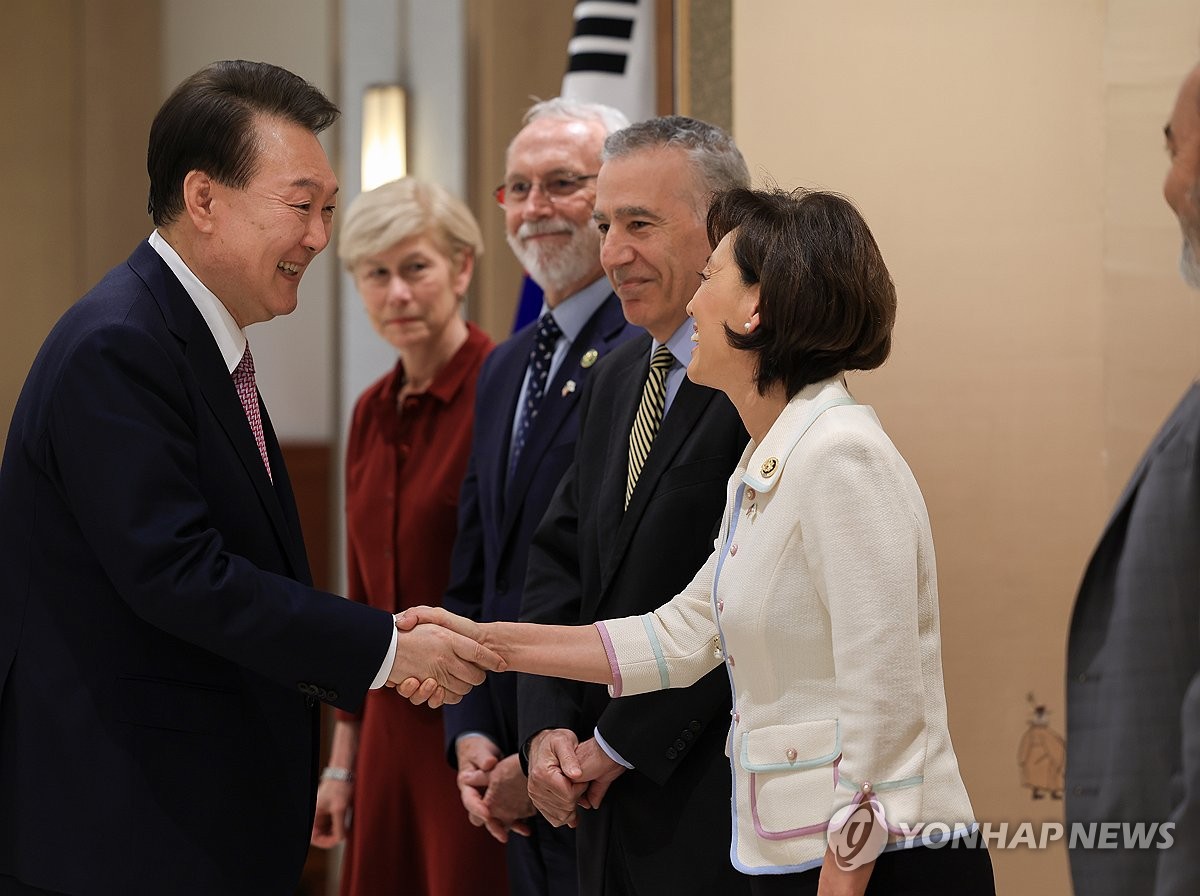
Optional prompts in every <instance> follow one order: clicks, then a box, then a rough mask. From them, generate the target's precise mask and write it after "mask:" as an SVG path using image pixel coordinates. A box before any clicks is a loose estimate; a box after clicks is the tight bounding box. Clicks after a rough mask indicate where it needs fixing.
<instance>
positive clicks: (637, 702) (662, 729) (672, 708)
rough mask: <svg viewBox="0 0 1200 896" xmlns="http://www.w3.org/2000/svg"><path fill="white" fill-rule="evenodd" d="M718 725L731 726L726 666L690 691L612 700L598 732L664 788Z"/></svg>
mask: <svg viewBox="0 0 1200 896" xmlns="http://www.w3.org/2000/svg"><path fill="white" fill-rule="evenodd" d="M714 724H715V725H720V726H723V727H728V725H729V676H728V675H727V674H726V672H725V667H724V666H721V667H719V668H717V669H713V670H712V671H711V672H709V673H708V674H707V675H705V676H704V677H703V678H701V679H700V680H699V681H697V682H696V683H695V684H693V685H691V686H690V687H686V688H675V689H672V690H669V691H655V692H653V693H650V694H638V695H636V696H632V697H622V698H620V699H619V700H613V701H612V702H611V703H609V705H608V707H607V708H606V709H605V710H604V713H603V715H601V716H600V721H599V722H598V723H597V725H596V727H597V728H599V729H600V734H601V735H602V736H603V737H604V740H605V742H606V743H608V745H609V746H610V747H612V748H613V749H614V750H616V751H617V752H618V753H620V754H621V758H622V759H624V760H625V761H626V762H628V763H629V764H630V765H632V766H633V767H634V768H635V769H637V770H638V771H639V772H641V773H642V774H643V775H645V776H646V777H648V778H650V779H651V780H652V781H654V782H655V783H656V784H660V785H661V784H663V783H665V782H666V780H667V779H668V778H669V777H670V776H671V775H672V774H673V773H674V771H675V770H676V769H677V768H679V763H680V761H681V760H683V759H684V758H685V757H686V756H687V754H688V751H689V750H690V749H691V747H692V745H693V744H694V743H695V742H696V740H697V739H698V738H699V736H700V734H701V733H702V732H704V731H705V730H706V729H707V728H708V727H709V726H710V725H714Z"/></svg>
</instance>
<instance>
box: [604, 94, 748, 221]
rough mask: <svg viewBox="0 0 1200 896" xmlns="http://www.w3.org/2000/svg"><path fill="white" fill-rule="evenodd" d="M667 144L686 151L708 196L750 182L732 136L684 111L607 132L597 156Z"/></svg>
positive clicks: (643, 150) (626, 152) (665, 145)
mask: <svg viewBox="0 0 1200 896" xmlns="http://www.w3.org/2000/svg"><path fill="white" fill-rule="evenodd" d="M667 147H678V148H680V149H682V150H683V151H684V152H686V153H687V154H688V158H690V159H691V161H692V164H693V165H694V166H695V167H696V173H697V175H698V176H699V177H700V180H701V183H702V185H703V187H704V188H705V189H704V191H705V193H707V194H709V197H711V194H713V193H721V192H723V191H725V190H730V189H733V188H734V187H749V186H750V169H749V168H747V167H746V160H745V159H744V158H742V152H741V150H739V149H738V148H737V144H735V143H734V142H733V137H731V136H730V135H729V133H728V132H727V131H726V130H724V129H723V128H719V127H717V126H716V125H715V124H709V123H708V122H705V121H698V120H697V119H695V118H688V117H686V116H684V115H664V116H661V117H659V118H649V119H647V120H646V121H639V122H638V123H637V124H632V125H630V126H629V127H627V128H624V129H623V130H620V131H617V132H616V133H613V134H609V136H608V139H607V140H605V141H604V152H603V154H602V155H601V159H603V160H604V161H605V162H607V161H608V160H609V159H616V158H620V157H621V156H628V155H632V154H634V153H637V152H645V151H646V150H651V149H662V148H667ZM707 198H708V197H706V202H705V206H706V207H707V204H708V203H707Z"/></svg>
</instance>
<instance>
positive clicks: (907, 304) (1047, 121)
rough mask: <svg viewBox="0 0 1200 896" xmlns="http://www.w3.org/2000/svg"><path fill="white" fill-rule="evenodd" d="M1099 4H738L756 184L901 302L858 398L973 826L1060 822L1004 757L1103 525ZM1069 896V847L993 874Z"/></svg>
mask: <svg viewBox="0 0 1200 896" xmlns="http://www.w3.org/2000/svg"><path fill="white" fill-rule="evenodd" d="M1105 28H1106V20H1105V4H1103V3H1099V2H1084V0H1079V2H1056V3H1044V2H1035V0H1019V2H1012V0H1008V2H1000V0H987V2H984V0H980V2H974V3H970V4H959V3H950V2H939V0H924V2H919V0H912V2H894V0H874V2H860V3H856V4H853V5H850V4H842V3H836V2H832V0H803V2H799V0H789V2H782V0H781V2H767V0H741V2H735V3H734V17H733V36H734V78H733V84H734V133H735V136H736V137H737V139H738V141H739V143H740V144H741V146H742V148H743V150H744V151H745V152H746V155H747V157H748V159H749V160H750V162H751V168H752V170H753V171H754V172H755V173H756V179H757V180H759V181H762V182H765V181H770V180H775V181H777V182H778V183H779V184H780V185H781V186H786V187H792V186H795V185H817V186H822V187H827V188H832V189H836V190H839V191H841V192H844V193H846V194H848V195H849V196H851V197H852V198H853V199H854V200H855V201H856V202H857V203H858V205H859V207H860V208H861V209H862V211H863V213H864V214H865V216H866V217H867V219H868V221H869V222H870V223H871V225H872V228H873V230H874V232H875V235H876V237H877V239H878V240H879V243H880V246H881V248H882V250H883V253H884V256H885V258H886V259H887V260H888V263H889V266H890V268H891V271H892V274H893V277H894V279H895V281H896V285H897V290H898V293H899V301H900V310H899V320H898V323H897V328H896V335H895V339H896V342H895V351H894V354H893V356H892V358H891V360H890V361H889V362H888V364H887V365H886V366H885V367H884V368H883V369H882V370H880V371H877V372H874V373H871V374H859V375H856V376H855V377H854V378H853V387H854V388H855V390H856V392H857V394H858V395H859V397H860V398H861V399H862V400H864V401H868V402H870V403H872V404H874V405H875V406H876V408H877V410H878V411H879V414H880V416H881V418H882V419H883V421H884V424H885V426H887V428H888V430H889V432H890V433H891V434H892V437H893V439H894V440H895V441H896V443H897V445H898V446H899V447H900V449H901V451H902V452H903V453H904V454H905V456H906V457H907V459H908V461H909V463H910V464H911V466H912V467H913V470H914V472H915V473H916V475H917V478H918V480H919V481H920V483H921V485H922V488H923V490H924V492H925V496H926V500H927V502H928V504H929V509H930V514H931V517H932V519H933V526H934V535H935V538H936V541H937V546H938V559H939V578H940V590H941V597H942V622H943V632H944V650H945V653H944V659H945V669H946V677H947V692H948V697H949V701H950V710H951V725H952V732H953V734H954V740H955V744H956V747H957V749H958V752H959V757H960V760H961V763H962V767H963V773H964V776H965V778H966V781H967V785H968V788H969V790H970V792H971V795H972V799H973V802H974V805H975V808H976V812H977V815H978V817H979V818H980V819H981V820H989V821H993V822H1002V821H1012V822H1016V821H1024V820H1028V821H1035V822H1036V821H1053V820H1059V819H1061V813H1062V804H1061V803H1060V802H1057V801H1051V800H1043V801H1039V802H1033V801H1032V800H1031V799H1030V793H1029V791H1027V790H1025V789H1023V788H1022V787H1021V784H1020V779H1019V777H1018V771H1017V764H1016V753H1017V747H1018V743H1019V741H1020V738H1021V735H1022V734H1023V733H1024V731H1025V729H1026V726H1027V720H1028V718H1029V715H1030V712H1029V705H1028V704H1027V702H1026V694H1027V693H1028V692H1029V691H1033V692H1034V693H1035V694H1036V696H1037V699H1038V700H1039V701H1040V702H1043V703H1045V704H1047V706H1048V707H1049V710H1050V716H1049V718H1050V722H1051V727H1053V728H1055V729H1056V730H1059V731H1062V730H1063V728H1064V708H1063V682H1062V679H1063V644H1064V642H1065V638H1066V630H1067V624H1068V618H1069V611H1070V606H1071V601H1072V598H1073V593H1074V589H1075V587H1076V584H1077V582H1078V578H1079V575H1080V572H1081V570H1082V568H1083V564H1084V563H1085V562H1086V559H1087V555H1088V553H1089V551H1090V549H1091V546H1092V543H1093V541H1094V539H1095V537H1096V535H1097V533H1098V530H1099V526H1100V525H1101V524H1102V521H1103V517H1104V515H1105V513H1106V512H1107V507H1108V504H1109V501H1110V498H1111V495H1110V494H1109V492H1108V489H1107V480H1106V467H1105V450H1104V448H1105V439H1104V398H1105V393H1104V383H1105V375H1104V373H1105V359H1104V346H1105V344H1106V343H1105V340H1106V328H1105V316H1104V311H1105V302H1104V276H1105V275H1104V266H1103V260H1104V247H1105V231H1104V223H1105V219H1104V216H1103V211H1104V198H1105V190H1104V177H1105V165H1104V151H1103V149H1104V145H1105V91H1104V89H1103V73H1104V63H1105V55H1104V41H1105ZM994 861H995V864H996V867H997V876H998V882H999V884H1000V886H1001V890H1002V891H1006V892H1039V893H1058V892H1065V891H1067V889H1068V882H1067V871H1066V862H1065V851H1064V850H1062V849H1061V848H1059V849H1050V850H1041V851H1039V850H1027V849H1018V850H1004V851H1000V852H997V853H996V854H995V855H994Z"/></svg>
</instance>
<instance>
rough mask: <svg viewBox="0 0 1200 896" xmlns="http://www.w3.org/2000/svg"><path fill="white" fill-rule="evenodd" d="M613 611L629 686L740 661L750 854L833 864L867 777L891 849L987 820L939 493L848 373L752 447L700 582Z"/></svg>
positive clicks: (606, 630) (785, 868) (793, 865)
mask: <svg viewBox="0 0 1200 896" xmlns="http://www.w3.org/2000/svg"><path fill="white" fill-rule="evenodd" d="M598 627H599V628H600V633H601V638H602V640H603V641H604V643H605V648H606V650H607V651H608V653H609V660H610V662H611V663H612V664H613V673H614V681H615V684H614V685H613V687H612V693H613V695H614V696H620V695H622V694H637V693H642V692H645V691H651V690H656V689H660V688H669V687H686V686H688V685H689V684H691V683H692V682H694V681H696V680H697V679H699V678H700V677H701V676H702V675H704V674H705V673H706V672H708V671H709V670H710V669H712V668H713V667H714V666H716V665H718V664H719V663H721V662H724V663H725V666H726V669H727V671H728V673H729V680H730V685H731V687H732V689H733V706H734V709H733V713H732V715H733V718H732V724H731V726H730V729H729V740H728V743H727V752H728V755H729V758H730V768H731V769H732V772H733V800H732V804H731V805H732V812H733V842H732V847H731V850H730V855H731V858H732V861H733V864H734V865H735V867H737V868H738V869H740V870H742V871H744V872H747V873H750V874H764V873H765V874H770V873H776V874H778V873H785V872H794V871H802V870H806V869H808V868H814V867H817V866H819V865H820V864H821V861H822V857H823V855H824V853H825V848H826V829H825V825H826V824H827V822H828V821H829V820H830V818H831V817H832V816H833V814H834V813H835V812H836V811H837V810H838V809H839V808H841V807H843V806H846V805H848V804H849V803H850V802H851V800H852V799H853V798H854V797H855V794H856V792H857V791H860V790H861V788H862V785H863V784H866V783H870V785H871V789H872V790H873V792H874V793H875V799H877V800H878V803H879V804H882V806H883V809H884V811H885V814H886V819H887V823H888V826H889V829H890V830H891V831H892V836H891V838H890V839H891V843H890V845H889V847H888V848H889V849H892V848H900V847H902V846H905V845H912V844H914V843H917V842H921V839H922V836H925V837H930V836H931V835H930V833H929V832H930V831H933V832H934V834H933V835H932V839H927V840H926V841H925V842H927V843H930V842H940V840H941V839H943V838H944V837H945V836H947V835H946V830H947V829H949V831H950V832H951V833H950V834H949V836H951V837H952V836H956V835H957V834H961V833H963V832H964V831H966V830H968V829H969V827H970V826H971V825H973V823H974V817H973V813H972V810H971V804H970V801H969V799H968V798H967V793H966V789H965V788H964V787H963V783H962V779H961V777H960V775H959V769H958V760H957V758H956V757H955V755H954V749H953V747H952V745H951V743H950V732H949V730H948V727H947V720H946V698H945V690H944V686H943V681H942V661H941V636H940V632H939V623H938V598H937V579H936V573H935V567H934V555H933V536H932V533H931V531H930V526H929V517H928V514H927V512H926V509H925V502H924V499H923V498H922V497H921V491H920V489H919V488H918V487H917V483H916V480H915V479H914V478H913V475H912V472H911V471H910V470H909V468H908V465H907V464H906V463H905V462H904V459H903V458H902V457H901V456H900V453H899V452H898V451H897V450H896V448H895V446H894V445H893V444H892V442H891V440H890V439H889V438H888V437H887V435H886V434H885V433H884V431H883V428H882V427H881V426H880V423H879V420H878V418H877V417H876V416H875V413H874V411H872V410H871V409H870V408H869V407H866V406H864V405H858V404H856V403H854V400H853V399H852V398H851V397H850V395H849V393H848V392H847V390H846V386H845V383H844V381H843V379H842V378H841V377H836V378H833V379H830V380H826V381H824V382H821V383H816V384H814V385H812V386H809V387H807V388H805V389H804V390H803V391H801V392H800V393H799V394H798V395H797V396H796V397H795V398H794V399H793V400H792V401H791V402H790V403H789V404H788V406H787V407H786V409H785V410H784V411H783V413H782V414H781V415H780V417H779V419H778V420H777V421H776V422H775V424H774V425H773V426H772V427H771V429H770V431H769V432H768V433H767V435H766V436H765V438H764V439H763V440H762V443H761V444H756V443H755V442H754V441H751V442H750V444H749V445H748V446H747V448H746V451H745V453H744V454H743V455H742V459H741V461H740V462H739V465H738V467H737V469H736V471H735V472H734V474H733V476H732V477H731V479H730V482H729V493H728V502H727V504H726V509H725V516H724V519H723V522H722V524H721V529H720V535H719V536H718V538H717V541H716V544H715V550H714V552H713V554H712V556H710V557H709V559H708V561H707V563H705V565H704V567H703V568H702V569H701V570H700V571H699V572H698V573H697V574H696V577H695V578H694V579H693V580H692V582H691V584H690V585H688V587H687V588H686V589H685V590H684V591H683V592H682V593H680V594H679V595H677V596H676V597H675V598H674V599H673V600H672V601H671V602H670V603H668V604H666V605H665V606H663V607H660V608H659V609H658V610H656V611H655V612H653V613H648V614H646V615H644V616H636V617H627V618H625V619H617V620H611V621H608V622H603V623H598ZM933 822H937V823H938V824H937V825H935V826H933V827H929V825H930V823H933ZM920 824H923V825H925V827H924V828H917V826H918V825H920ZM914 829H917V830H918V831H924V834H923V835H922V834H920V833H918V834H916V835H914V834H913V830H914Z"/></svg>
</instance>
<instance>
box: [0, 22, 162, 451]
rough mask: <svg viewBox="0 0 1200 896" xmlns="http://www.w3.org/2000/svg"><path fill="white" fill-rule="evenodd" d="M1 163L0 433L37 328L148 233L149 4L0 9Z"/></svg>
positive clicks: (152, 88)
mask: <svg viewBox="0 0 1200 896" xmlns="http://www.w3.org/2000/svg"><path fill="white" fill-rule="evenodd" d="M5 13H6V15H5V27H4V29H3V36H2V37H0V107H2V108H3V109H4V110H5V121H6V126H5V127H4V128H3V129H2V130H3V135H2V137H0V164H2V165H3V168H4V170H6V171H8V172H10V175H11V176H10V178H9V187H10V189H11V191H12V199H13V201H12V204H11V209H12V213H11V214H9V215H7V216H5V217H4V219H3V222H2V223H0V264H2V265H3V268H4V271H5V286H4V290H3V292H2V293H0V312H2V313H3V318H4V322H5V325H4V327H3V328H2V329H0V333H2V335H0V437H3V436H4V435H6V434H7V431H8V423H9V419H10V418H11V416H12V409H13V406H14V404H15V403H16V399H17V395H18V393H19V392H20V388H21V385H22V383H23V382H24V380H25V375H26V373H27V372H28V370H29V365H30V363H31V362H32V361H33V356H34V354H35V353H36V352H37V349H38V346H39V345H41V343H42V340H43V339H44V338H45V336H46V333H47V332H49V330H50V327H51V326H52V325H53V324H54V322H55V321H56V320H57V319H58V317H59V316H60V315H61V314H62V312H63V311H65V310H66V308H67V307H68V306H69V305H70V304H71V303H72V302H74V301H75V299H77V298H79V296H80V295H81V294H82V293H83V291H84V290H86V289H87V288H88V287H89V286H90V285H91V284H92V282H93V281H94V280H95V279H97V278H98V277H99V276H100V275H101V274H103V273H104V271H106V270H107V269H108V268H110V267H112V266H113V265H114V264H116V263H117V262H119V261H120V260H121V259H122V258H124V257H125V255H126V254H128V252H129V249H130V248H131V247H132V246H133V244H134V243H135V242H136V241H137V240H138V239H139V238H141V237H142V236H144V235H145V234H146V232H148V225H147V221H148V218H147V217H146V215H145V196H146V176H145V152H146V150H145V124H144V123H139V122H142V121H145V120H147V119H146V118H145V115H146V109H147V108H148V109H149V110H150V112H151V113H152V112H153V109H154V108H155V106H156V105H157V99H156V98H155V94H156V91H157V66H158V58H159V57H158V45H157V36H156V32H157V22H158V18H157V14H158V5H157V3H149V2H144V0H143V2H137V0H89V2H86V3H85V2H83V0H45V2H38V3H18V4H10V5H9V6H7V7H6V8H5Z"/></svg>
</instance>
